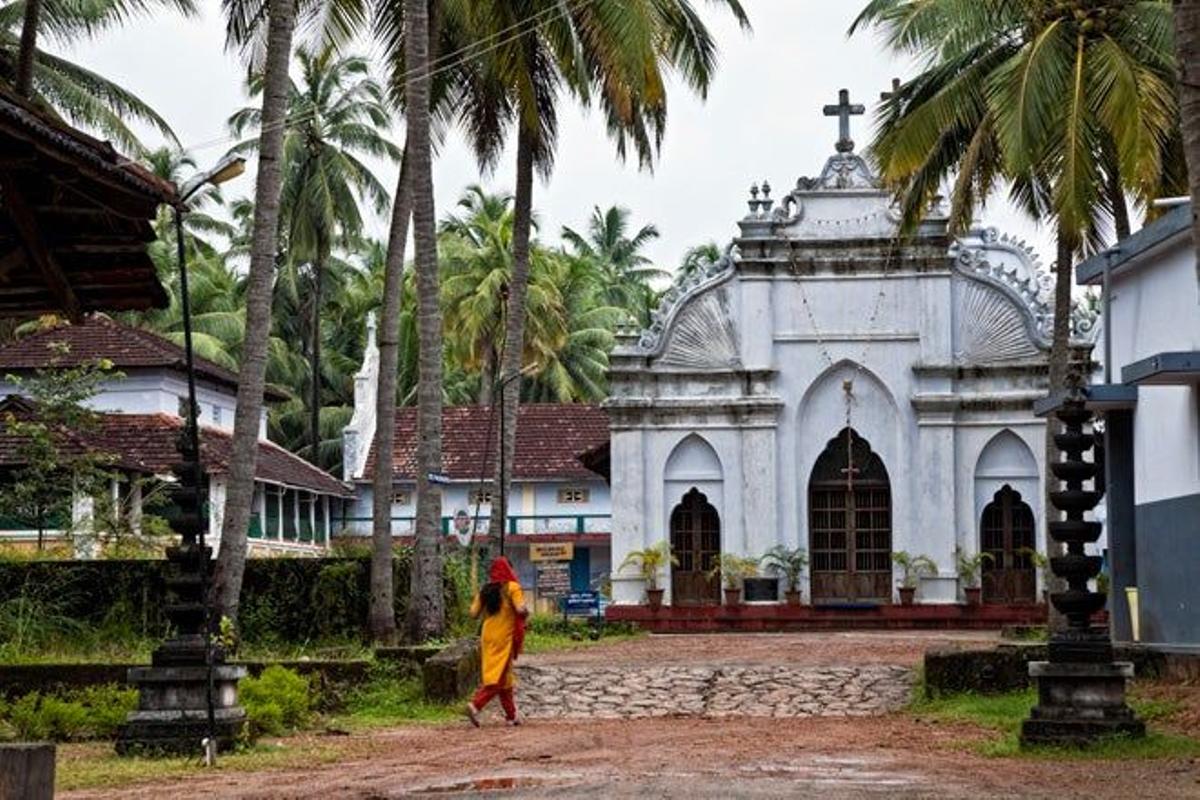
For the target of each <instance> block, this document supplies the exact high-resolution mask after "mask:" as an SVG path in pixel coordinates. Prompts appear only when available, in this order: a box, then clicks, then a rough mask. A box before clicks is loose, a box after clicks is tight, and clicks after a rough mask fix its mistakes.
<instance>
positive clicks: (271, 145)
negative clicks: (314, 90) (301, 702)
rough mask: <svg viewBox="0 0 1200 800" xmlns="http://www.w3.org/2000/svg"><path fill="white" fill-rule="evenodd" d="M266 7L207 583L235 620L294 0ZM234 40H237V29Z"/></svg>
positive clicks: (265, 336) (232, 9) (228, 3)
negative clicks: (220, 510)
mask: <svg viewBox="0 0 1200 800" xmlns="http://www.w3.org/2000/svg"><path fill="white" fill-rule="evenodd" d="M240 7H241V3H240V2H238V0H225V9H226V12H227V13H228V14H230V15H231V19H232V21H236V20H237V19H238V14H239V13H241V12H240ZM265 11H266V14H267V19H268V22H267V48H266V58H265V62H264V65H263V102H262V116H261V119H260V125H261V128H260V129H261V131H262V133H261V135H260V142H259V148H258V153H259V156H258V175H257V178H256V180H255V189H254V238H253V241H252V243H251V249H250V270H249V273H248V276H247V288H246V312H245V313H246V334H245V338H244V340H243V346H242V358H241V368H240V371H239V374H238V394H237V409H236V411H235V412H234V422H233V442H232V446H231V450H232V452H231V454H230V459H229V478H228V482H227V487H228V489H227V492H228V494H227V496H226V501H225V519H224V521H223V523H222V526H221V549H220V552H219V555H218V558H217V567H216V573H215V576H214V580H213V587H212V594H213V598H214V601H215V604H216V606H217V608H219V609H220V610H221V612H222V613H223V614H224V615H225V616H227V617H229V618H230V619H234V620H236V619H237V610H238V599H239V597H240V595H241V589H242V575H243V573H244V571H245V567H246V531H247V526H248V525H249V523H250V505H251V502H252V500H253V496H254V468H255V461H256V457H257V455H258V428H259V420H260V418H261V415H262V402H263V390H264V387H265V383H266V368H267V357H268V344H269V339H270V333H271V284H272V282H273V277H274V272H275V251H276V244H277V236H278V232H279V201H280V188H281V187H282V184H283V163H282V159H283V139H284V126H285V123H286V120H287V112H288V84H289V80H288V66H289V62H290V60H291V58H290V57H291V53H292V33H293V31H294V29H295V24H296V8H295V3H294V0H267V5H266V8H265ZM231 32H232V33H234V34H236V29H234V28H232V27H231ZM233 41H234V42H235V43H237V42H238V41H239V39H238V38H237V37H236V35H235V37H234V39H233ZM241 41H245V40H244V39H243V40H241Z"/></svg>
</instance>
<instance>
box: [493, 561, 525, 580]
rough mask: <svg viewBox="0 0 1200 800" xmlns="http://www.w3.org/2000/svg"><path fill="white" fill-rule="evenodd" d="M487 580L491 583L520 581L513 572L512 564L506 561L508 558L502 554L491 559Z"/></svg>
mask: <svg viewBox="0 0 1200 800" xmlns="http://www.w3.org/2000/svg"><path fill="white" fill-rule="evenodd" d="M488 581H490V582H491V583H520V581H519V580H518V579H517V573H516V572H513V568H512V564H510V563H508V559H507V558H505V557H504V556H497V557H496V558H495V560H493V561H492V568H491V570H489V572H488Z"/></svg>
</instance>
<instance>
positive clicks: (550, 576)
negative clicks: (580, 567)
mask: <svg viewBox="0 0 1200 800" xmlns="http://www.w3.org/2000/svg"><path fill="white" fill-rule="evenodd" d="M570 591H571V565H570V564H567V563H566V562H563V561H543V562H540V563H539V564H538V565H537V593H538V596H540V597H545V596H548V595H552V596H554V597H561V596H562V595H564V594H567V593H568V592H570Z"/></svg>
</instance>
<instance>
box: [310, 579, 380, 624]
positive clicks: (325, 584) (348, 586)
mask: <svg viewBox="0 0 1200 800" xmlns="http://www.w3.org/2000/svg"><path fill="white" fill-rule="evenodd" d="M362 566H363V565H362V562H360V561H335V562H333V563H330V564H327V565H325V566H323V567H321V571H320V572H318V573H317V579H316V580H315V581H313V587H312V595H311V597H310V598H309V609H310V610H311V612H312V615H313V622H314V624H315V625H316V628H317V634H318V635H319V636H321V637H323V638H326V639H333V638H339V637H345V636H349V635H352V633H353V632H357V631H358V630H359V629H360V628H361V626H362V621H363V619H364V618H365V617H366V614H367V609H366V606H365V604H364V603H363V602H362V601H363V600H364V599H366V598H365V596H364V595H363V594H362V593H361V592H360V591H359V583H360V580H361V576H362V571H363V570H362Z"/></svg>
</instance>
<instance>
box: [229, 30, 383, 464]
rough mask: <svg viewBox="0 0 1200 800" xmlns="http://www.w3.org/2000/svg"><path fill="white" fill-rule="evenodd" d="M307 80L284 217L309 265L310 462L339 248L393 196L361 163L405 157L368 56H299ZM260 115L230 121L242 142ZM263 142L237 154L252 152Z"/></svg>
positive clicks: (296, 94) (292, 262)
mask: <svg viewBox="0 0 1200 800" xmlns="http://www.w3.org/2000/svg"><path fill="white" fill-rule="evenodd" d="M296 57H297V61H298V62H299V64H300V68H301V81H300V84H299V85H297V84H295V83H292V84H291V87H290V91H289V102H288V122H287V128H286V133H285V136H284V143H283V153H284V168H283V172H284V178H283V187H282V201H281V216H282V218H283V222H284V227H285V228H286V231H287V234H286V238H287V242H288V250H287V254H288V263H289V266H290V267H291V268H292V269H296V268H297V267H299V265H301V264H304V265H306V266H307V267H308V272H309V274H308V275H307V281H306V282H305V286H304V289H303V291H302V292H301V296H302V297H303V298H304V303H303V304H302V305H303V306H304V308H301V309H298V310H299V312H300V313H299V319H303V320H306V321H307V331H305V335H304V337H303V341H307V342H308V351H309V352H308V355H309V361H310V368H309V375H310V382H311V386H310V387H309V392H308V396H309V402H308V411H309V457H310V459H314V460H315V459H316V458H317V454H318V452H319V450H320V449H321V448H320V441H321V423H320V413H321V405H322V403H321V383H322V381H321V376H322V372H321V310H322V304H323V292H322V284H323V281H324V280H325V279H326V270H327V267H328V263H329V259H330V256H331V253H332V250H333V248H334V246H335V245H339V246H341V247H347V246H349V245H350V244H351V243H352V242H353V241H354V240H355V239H357V237H358V236H359V235H360V234H361V232H362V228H363V217H362V212H361V211H360V208H359V203H360V201H365V202H367V203H369V204H370V207H371V209H372V210H373V211H374V212H375V213H377V214H380V213H383V211H384V210H385V209H386V208H387V206H388V204H389V202H390V198H389V197H388V193H387V190H386V189H385V188H384V187H383V185H382V184H381V183H380V182H379V180H378V178H376V177H375V175H374V174H373V173H372V172H371V170H370V168H368V167H367V166H366V165H365V164H364V163H363V162H362V161H361V160H360V158H361V157H363V156H369V157H373V158H383V159H391V160H393V161H394V160H397V159H399V151H398V149H397V148H396V147H395V146H394V145H393V144H392V143H391V142H389V141H387V140H386V139H385V138H384V137H383V135H382V131H384V130H386V129H387V127H388V126H390V124H391V115H390V113H389V112H388V110H387V108H386V107H385V105H384V98H383V89H382V88H381V87H380V86H379V84H378V83H376V82H375V81H374V80H373V79H371V78H370V77H369V74H368V72H369V68H368V64H367V60H366V59H365V58H361V57H357V56H339V55H338V54H337V52H336V51H335V50H334V49H333V47H331V46H325V47H324V48H322V49H321V50H319V51H317V52H316V53H310V52H309V51H307V50H305V49H303V48H301V49H300V50H299V51H297V54H296ZM262 84H263V81H262V75H261V74H259V75H253V76H252V77H251V79H250V81H249V95H250V97H251V98H254V97H257V96H259V95H261V93H262ZM259 120H260V111H259V109H257V108H254V107H250V108H244V109H242V110H240V111H238V112H237V113H235V114H234V115H233V116H232V117H231V118H230V121H229V123H230V128H231V129H232V130H233V132H234V134H235V135H237V136H242V135H244V134H245V132H246V131H248V130H255V129H257V128H258V126H259ZM257 147H258V140H257V139H249V140H247V141H243V142H241V143H240V144H238V145H236V146H235V147H234V148H233V150H232V151H231V152H234V153H252V152H254V151H255V150H256V149H257Z"/></svg>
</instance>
